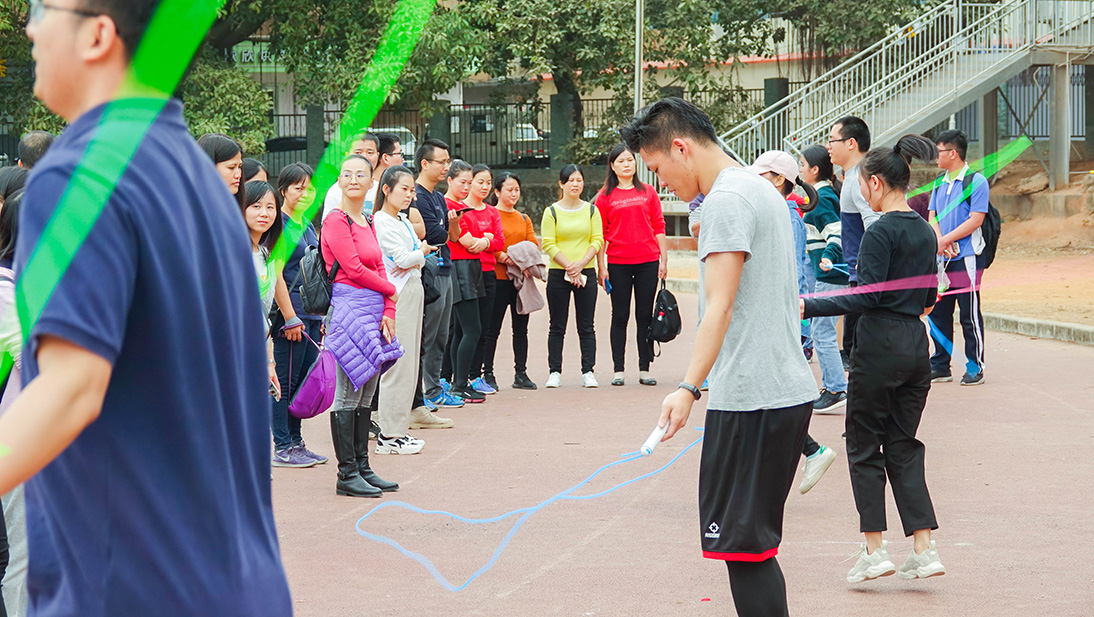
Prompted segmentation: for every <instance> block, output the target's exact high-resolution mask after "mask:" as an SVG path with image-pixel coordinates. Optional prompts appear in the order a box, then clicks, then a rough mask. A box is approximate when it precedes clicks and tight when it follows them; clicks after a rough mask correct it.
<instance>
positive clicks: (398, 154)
mask: <svg viewBox="0 0 1094 617" xmlns="http://www.w3.org/2000/svg"><path fill="white" fill-rule="evenodd" d="M388 156H398V157H402V156H403V152H402V151H401V150H400V151H399V152H392V153H391V154H389V155H388Z"/></svg>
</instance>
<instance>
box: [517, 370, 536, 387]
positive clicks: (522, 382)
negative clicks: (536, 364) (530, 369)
mask: <svg viewBox="0 0 1094 617" xmlns="http://www.w3.org/2000/svg"><path fill="white" fill-rule="evenodd" d="M536 387H537V386H536V383H535V382H534V381H532V380H531V379H528V373H525V372H524V371H521V372H519V373H517V374H516V375H513V388H514V389H516V390H535V389H536Z"/></svg>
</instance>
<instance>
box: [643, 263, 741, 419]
mask: <svg viewBox="0 0 1094 617" xmlns="http://www.w3.org/2000/svg"><path fill="white" fill-rule="evenodd" d="M705 263H706V276H704V277H703V287H704V289H705V290H706V311H705V312H704V313H703V321H701V322H700V323H699V331H698V332H697V333H696V335H695V346H694V347H693V348H692V352H691V363H690V364H688V372H687V374H686V376H685V377H684V381H685V382H687V383H689V384H691V385H693V386H696V387H698V386H699V384H701V383H703V380H705V379H706V378H707V375H708V374H710V369H711V367H713V366H714V361H715V360H716V359H717V358H718V353H719V352H720V351H721V349H722V341H724V340H725V338H726V331H727V330H729V322H730V320H731V319H732V318H733V302H734V301H735V300H736V298H737V286H738V285H739V284H740V282H741V271H742V270H743V269H744V265H745V254H744V253H743V252H733V253H711V254H710V255H708V256H707V258H706V262H705ZM694 403H695V397H694V396H692V394H691V392H689V391H687V390H684V389H682V388H678V389H677V390H676V391H674V392H673V393H672V394H670V395H668V396H666V397H665V401H664V402H663V403H662V404H661V417H660V418H659V419H658V421H657V425H658V426H664V425H666V424H667V425H668V427H669V428H668V431H667V432H666V433H665V439H669V438H670V437H672V436H673V435H675V434H676V431H678V430H680V428H681V427H682V426H684V424H686V423H687V421H688V416H689V415H691V406H692V404H694Z"/></svg>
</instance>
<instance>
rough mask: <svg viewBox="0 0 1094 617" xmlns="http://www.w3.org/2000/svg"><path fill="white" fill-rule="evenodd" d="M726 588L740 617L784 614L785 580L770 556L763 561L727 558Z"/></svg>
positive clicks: (787, 611) (786, 612) (785, 607)
mask: <svg viewBox="0 0 1094 617" xmlns="http://www.w3.org/2000/svg"><path fill="white" fill-rule="evenodd" d="M726 568H728V569H729V588H730V590H731V591H732V592H733V604H734V605H735V606H736V607H737V614H738V615H739V616H740V617H788V616H789V614H790V613H789V610H788V609H787V606H786V579H784V578H783V571H782V569H780V568H779V562H777V561H776V560H775V558H774V557H772V558H771V559H767V560H765V561H759V562H750V561H727V562H726Z"/></svg>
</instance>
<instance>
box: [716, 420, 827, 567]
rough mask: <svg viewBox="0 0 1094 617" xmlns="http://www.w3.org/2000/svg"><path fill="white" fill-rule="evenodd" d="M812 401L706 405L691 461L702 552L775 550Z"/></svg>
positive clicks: (766, 554) (736, 556) (752, 555)
mask: <svg viewBox="0 0 1094 617" xmlns="http://www.w3.org/2000/svg"><path fill="white" fill-rule="evenodd" d="M812 414H813V402H812V401H809V402H807V403H802V404H801V405H795V406H793V407H784V408H781V409H764V410H760V411H748V412H739V411H717V410H708V411H707V420H706V430H705V433H704V436H703V454H702V458H701V460H700V463H699V527H700V537H701V538H702V546H703V556H704V557H707V558H709V559H721V560H724V561H764V560H766V559H770V558H771V557H774V556H775V555H776V554H777V553H778V552H779V542H780V541H781V540H782V529H783V510H784V509H785V506H786V498H787V496H788V495H789V494H790V487H791V486H793V484H794V472H795V471H796V470H797V467H798V460H799V459H800V458H801V454H802V445H803V443H804V442H805V434H806V431H807V430H808V429H809V418H810V416H811V415H812Z"/></svg>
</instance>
